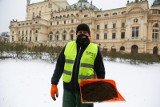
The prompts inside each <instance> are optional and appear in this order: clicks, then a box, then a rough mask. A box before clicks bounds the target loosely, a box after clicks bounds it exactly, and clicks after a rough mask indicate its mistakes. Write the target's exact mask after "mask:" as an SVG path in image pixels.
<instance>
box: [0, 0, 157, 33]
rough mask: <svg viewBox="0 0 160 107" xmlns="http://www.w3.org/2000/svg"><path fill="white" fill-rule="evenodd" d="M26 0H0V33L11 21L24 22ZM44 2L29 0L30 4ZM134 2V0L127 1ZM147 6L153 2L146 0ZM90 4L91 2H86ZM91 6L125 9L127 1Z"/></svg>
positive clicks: (100, 0)
mask: <svg viewBox="0 0 160 107" xmlns="http://www.w3.org/2000/svg"><path fill="white" fill-rule="evenodd" d="M26 1H27V0H0V15H1V16H0V33H1V32H6V31H7V32H8V31H9V28H8V26H9V23H10V21H11V20H12V19H17V20H18V21H24V20H25V16H26V3H27V2H26ZM39 1H44V0H31V3H35V2H39ZM67 1H68V3H69V4H70V5H71V4H74V3H76V2H77V1H78V0H67ZM129 1H134V0H129ZM148 1H149V6H150V5H151V4H152V3H153V1H154V0H148ZM88 2H91V0H88ZM92 2H93V4H94V5H95V6H97V7H98V8H102V10H107V9H114V8H120V7H125V6H126V3H127V0H92Z"/></svg>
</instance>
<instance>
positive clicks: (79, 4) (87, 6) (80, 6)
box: [66, 0, 99, 11]
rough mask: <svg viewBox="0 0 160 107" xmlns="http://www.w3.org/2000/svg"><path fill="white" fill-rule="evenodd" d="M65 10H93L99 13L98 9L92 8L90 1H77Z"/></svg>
mask: <svg viewBox="0 0 160 107" xmlns="http://www.w3.org/2000/svg"><path fill="white" fill-rule="evenodd" d="M66 8H67V9H69V10H70V9H71V10H72V9H79V10H81V9H93V10H94V11H99V9H98V8H97V7H96V6H94V5H92V1H91V3H89V2H88V1H87V0H79V1H78V2H77V3H75V4H72V5H70V6H67V7H66Z"/></svg>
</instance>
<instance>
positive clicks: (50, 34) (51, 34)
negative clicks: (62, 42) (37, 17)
mask: <svg viewBox="0 0 160 107" xmlns="http://www.w3.org/2000/svg"><path fill="white" fill-rule="evenodd" d="M48 36H49V40H50V41H52V40H53V32H52V31H51V32H50V33H49V35H48Z"/></svg>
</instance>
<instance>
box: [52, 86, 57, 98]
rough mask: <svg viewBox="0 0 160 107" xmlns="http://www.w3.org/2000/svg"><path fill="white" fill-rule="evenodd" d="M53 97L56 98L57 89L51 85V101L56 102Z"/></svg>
mask: <svg viewBox="0 0 160 107" xmlns="http://www.w3.org/2000/svg"><path fill="white" fill-rule="evenodd" d="M55 96H56V97H58V88H57V85H54V84H52V86H51V97H52V99H53V100H56V98H55Z"/></svg>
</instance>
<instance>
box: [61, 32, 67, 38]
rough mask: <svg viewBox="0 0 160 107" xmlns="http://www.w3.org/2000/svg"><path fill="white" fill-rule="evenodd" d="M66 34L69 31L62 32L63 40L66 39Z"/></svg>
mask: <svg viewBox="0 0 160 107" xmlns="http://www.w3.org/2000/svg"><path fill="white" fill-rule="evenodd" d="M66 35H67V31H66V30H64V31H63V33H62V39H63V40H66Z"/></svg>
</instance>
